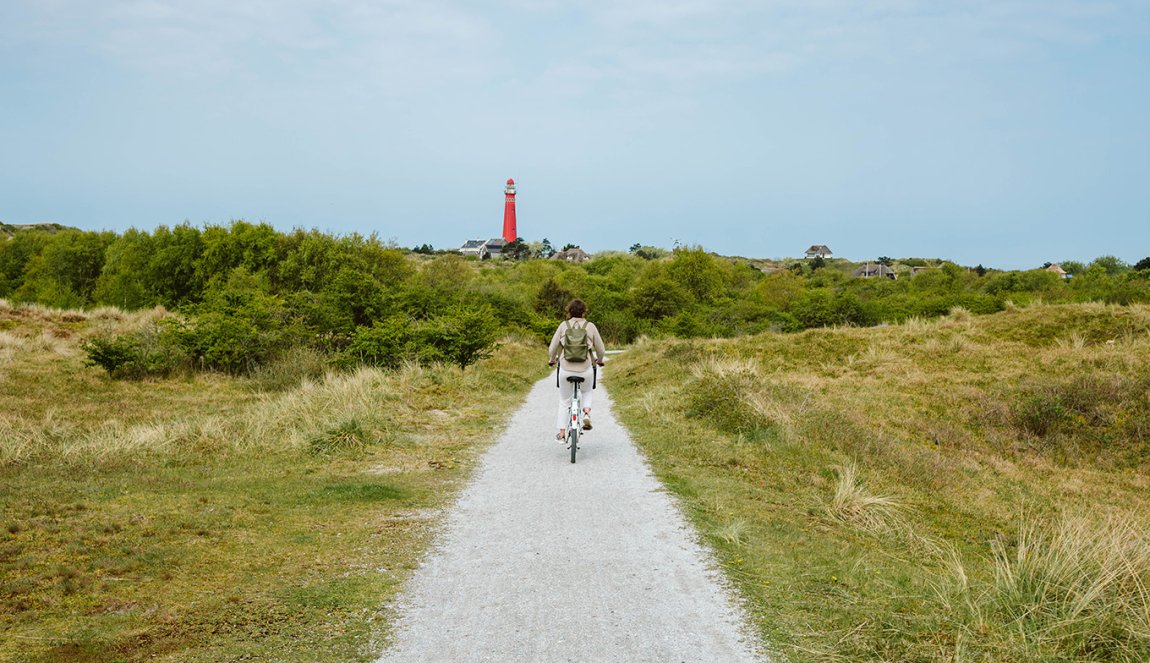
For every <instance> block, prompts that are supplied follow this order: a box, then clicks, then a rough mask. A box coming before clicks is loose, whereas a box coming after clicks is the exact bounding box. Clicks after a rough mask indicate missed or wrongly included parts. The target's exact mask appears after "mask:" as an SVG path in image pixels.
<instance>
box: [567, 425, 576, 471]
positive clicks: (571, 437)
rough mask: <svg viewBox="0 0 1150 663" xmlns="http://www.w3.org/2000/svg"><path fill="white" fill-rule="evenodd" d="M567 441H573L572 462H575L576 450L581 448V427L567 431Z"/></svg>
mask: <svg viewBox="0 0 1150 663" xmlns="http://www.w3.org/2000/svg"><path fill="white" fill-rule="evenodd" d="M567 441H568V442H570V443H571V462H572V463H574V462H575V452H576V451H578V450H579V429H578V428H572V429H571V430H570V431H568V433H567Z"/></svg>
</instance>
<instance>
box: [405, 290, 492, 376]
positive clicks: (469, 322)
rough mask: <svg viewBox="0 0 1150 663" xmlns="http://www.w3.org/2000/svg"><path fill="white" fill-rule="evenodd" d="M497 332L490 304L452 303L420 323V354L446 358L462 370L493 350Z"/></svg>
mask: <svg viewBox="0 0 1150 663" xmlns="http://www.w3.org/2000/svg"><path fill="white" fill-rule="evenodd" d="M499 332H500V324H499V320H498V319H497V318H496V317H495V312H494V311H493V310H492V309H491V307H490V306H487V305H486V304H484V305H482V306H479V307H474V308H469V307H466V306H462V305H458V306H454V307H452V308H451V309H449V310H448V311H447V313H446V314H444V315H442V316H439V317H438V318H435V319H433V320H431V321H429V322H428V323H427V324H425V325H424V327H423V329H422V333H421V337H422V338H421V340H422V346H423V347H421V348H420V353H421V357H422V359H423V360H424V361H428V360H430V361H440V360H442V361H446V362H449V363H452V364H455V365H456V366H458V367H459V368H460V370H464V369H466V368H467V367H468V366H470V365H471V364H474V363H475V362H477V361H479V360H480V359H485V358H487V357H490V356H491V354H492V353H493V352H495V347H496V344H495V340H496V339H497V338H498V337H499Z"/></svg>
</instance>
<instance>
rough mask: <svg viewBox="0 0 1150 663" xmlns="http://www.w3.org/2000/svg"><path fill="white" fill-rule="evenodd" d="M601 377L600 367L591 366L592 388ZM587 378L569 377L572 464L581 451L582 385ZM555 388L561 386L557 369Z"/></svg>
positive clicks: (569, 437)
mask: <svg viewBox="0 0 1150 663" xmlns="http://www.w3.org/2000/svg"><path fill="white" fill-rule="evenodd" d="M598 375H599V366H598V365H597V364H591V388H592V389H594V388H595V380H596V377H597V376H598ZM584 380H585V378H583V377H581V376H578V375H568V376H567V381H568V382H570V383H571V387H572V389H573V390H572V393H571V410H570V412H569V413H568V417H567V432H566V438H567V448H568V449H570V450H571V462H572V463H574V462H575V454H576V453H577V452H578V451H579V435H580V434H581V433H582V432H583V398H582V389H581V387H580V385H582V384H583V382H584ZM555 382H556V385H555V386H559V385H558V382H559V369H558V367H556V369H555Z"/></svg>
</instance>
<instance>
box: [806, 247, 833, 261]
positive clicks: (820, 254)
mask: <svg viewBox="0 0 1150 663" xmlns="http://www.w3.org/2000/svg"><path fill="white" fill-rule="evenodd" d="M830 255H832V254H831V250H830V248H829V247H828V246H827V245H826V244H814V245H812V246H811V248H809V249H807V257H808V258H826V257H827V256H830Z"/></svg>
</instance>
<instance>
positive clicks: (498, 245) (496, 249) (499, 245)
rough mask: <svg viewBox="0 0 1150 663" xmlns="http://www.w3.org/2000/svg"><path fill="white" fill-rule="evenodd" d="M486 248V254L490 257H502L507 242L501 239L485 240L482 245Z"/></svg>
mask: <svg viewBox="0 0 1150 663" xmlns="http://www.w3.org/2000/svg"><path fill="white" fill-rule="evenodd" d="M484 246H486V247H487V253H488V254H489V255H490V256H491V257H492V258H494V257H496V256H501V255H503V247H504V246H507V242H506V241H505V240H504V239H503V238H502V237H496V238H495V239H489V240H487V243H486V244H484Z"/></svg>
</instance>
